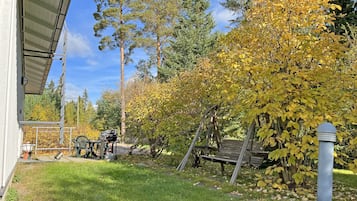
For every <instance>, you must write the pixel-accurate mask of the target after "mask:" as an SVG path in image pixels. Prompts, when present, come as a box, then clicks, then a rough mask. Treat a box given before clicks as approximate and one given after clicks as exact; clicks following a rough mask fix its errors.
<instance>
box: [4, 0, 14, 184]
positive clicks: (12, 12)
mask: <svg viewBox="0 0 357 201" xmlns="http://www.w3.org/2000/svg"><path fill="white" fill-rule="evenodd" d="M11 2H12V6H11V10H10V16H11V17H10V35H9V36H10V40H9V54H8V65H7V66H8V72H7V86H6V102H5V108H6V109H5V125H4V138H3V142H4V147H3V159H4V160H3V163H2V173H1V174H2V183H1V187H4V186H5V184H6V180H7V178H5V177H6V158H7V157H6V156H7V143H6V142H7V133H8V132H9V113H10V109H9V103H10V89H11V85H10V84H11V81H12V80H11V76H12V73H11V71H12V68H11V67H12V65H13V62H12V55H13V46H12V42H13V40H11V39H12V37H13V36H14V33H13V26H14V24H13V21H14V15H13V14H14V9H15V7H16V2H17V1H11ZM15 36H17V35H16V34H15Z"/></svg>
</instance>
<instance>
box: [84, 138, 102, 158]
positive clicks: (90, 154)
mask: <svg viewBox="0 0 357 201" xmlns="http://www.w3.org/2000/svg"><path fill="white" fill-rule="evenodd" d="M101 143H102V141H101V140H89V141H88V145H89V146H88V150H87V153H86V155H85V157H86V158H89V157H91V158H97V157H98V156H97V154H96V153H95V150H94V147H95V145H100V144H101Z"/></svg>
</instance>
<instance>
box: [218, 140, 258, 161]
mask: <svg viewBox="0 0 357 201" xmlns="http://www.w3.org/2000/svg"><path fill="white" fill-rule="evenodd" d="M243 143H244V141H240V140H235V139H223V140H222V144H221V148H220V149H219V151H218V152H217V154H216V157H218V158H227V159H233V160H238V157H239V154H240V152H241V149H242V147H243ZM263 149H264V148H263V146H262V145H261V144H260V143H258V142H256V141H253V144H251V141H250V142H249V144H248V147H247V152H246V153H245V155H244V158H243V160H248V158H249V152H250V151H262V150H263Z"/></svg>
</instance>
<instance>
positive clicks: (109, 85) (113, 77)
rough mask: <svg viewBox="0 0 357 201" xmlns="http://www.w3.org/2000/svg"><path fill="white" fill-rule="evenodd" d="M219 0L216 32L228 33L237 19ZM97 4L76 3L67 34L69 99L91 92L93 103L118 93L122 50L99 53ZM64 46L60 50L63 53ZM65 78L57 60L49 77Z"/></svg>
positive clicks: (131, 68)
mask: <svg viewBox="0 0 357 201" xmlns="http://www.w3.org/2000/svg"><path fill="white" fill-rule="evenodd" d="M219 2H220V1H219V0H211V7H210V9H209V11H210V12H212V15H213V17H214V19H215V22H216V28H215V29H216V30H219V31H222V32H226V31H227V30H228V29H227V27H228V26H229V20H230V19H232V18H233V15H232V13H231V12H230V11H228V10H226V9H224V8H223V7H221V6H220V4H219ZM95 10H96V5H95V3H94V1H93V0H72V1H71V5H70V7H69V10H68V13H67V18H66V23H67V27H68V35H67V41H68V43H67V44H68V45H67V65H66V66H67V71H66V92H65V93H66V99H67V100H71V99H77V97H78V96H79V95H82V94H83V91H84V89H87V92H88V96H89V99H90V100H91V102H92V103H93V104H95V103H96V101H97V100H98V99H99V98H100V97H101V94H102V92H103V91H105V90H117V89H118V88H119V78H120V68H119V67H120V60H119V50H118V49H115V50H105V51H99V50H98V42H99V38H97V37H94V32H93V25H94V24H95V20H94V19H93V12H95ZM60 46H62V43H59V47H58V48H57V50H58V51H57V52H58V54H61V53H62V50H61V49H62V48H61V47H60ZM143 54H144V53H143V52H142V51H139V50H137V51H135V52H134V54H133V55H132V59H133V61H134V62H133V63H130V64H129V65H127V66H126V67H125V79H126V80H128V79H130V78H131V77H133V76H134V75H135V71H136V69H135V64H136V63H137V62H138V61H139V60H140V59H141V58H143V57H145V55H143ZM60 75H61V62H60V61H59V60H54V61H53V64H52V67H51V70H50V73H49V76H48V80H47V81H48V82H49V81H50V80H53V81H55V83H56V84H57V83H58V80H59V77H60Z"/></svg>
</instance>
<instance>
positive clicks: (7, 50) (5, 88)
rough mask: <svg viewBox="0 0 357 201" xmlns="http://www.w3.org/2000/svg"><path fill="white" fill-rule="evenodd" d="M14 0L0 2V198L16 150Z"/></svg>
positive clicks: (18, 51) (19, 97)
mask: <svg viewBox="0 0 357 201" xmlns="http://www.w3.org/2000/svg"><path fill="white" fill-rule="evenodd" d="M18 2H19V1H17V0H1V1H0V19H1V20H0V30H1V31H0V199H1V196H2V195H1V194H2V193H3V192H2V191H4V189H5V188H6V185H7V183H8V182H9V180H10V178H11V175H12V173H13V171H14V169H15V166H16V162H17V159H18V157H19V153H20V146H19V144H21V140H22V130H21V127H20V125H19V120H22V116H23V111H22V110H23V99H24V89H23V86H22V85H21V77H22V71H23V68H22V42H21V33H20V19H19V18H20V17H19V7H18V5H17V4H18Z"/></svg>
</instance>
